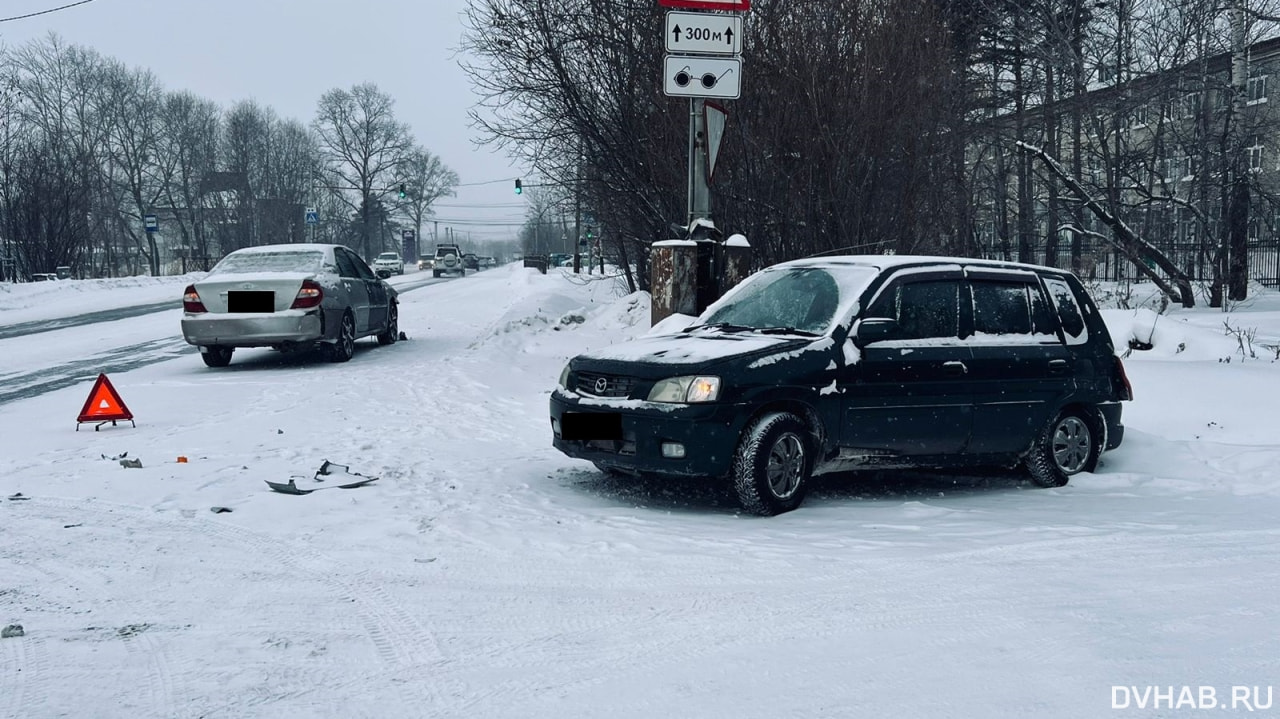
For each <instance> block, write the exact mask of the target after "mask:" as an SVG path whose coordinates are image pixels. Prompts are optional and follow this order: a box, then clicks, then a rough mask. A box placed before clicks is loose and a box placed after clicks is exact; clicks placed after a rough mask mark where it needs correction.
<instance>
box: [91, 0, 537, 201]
mask: <svg viewBox="0 0 1280 719" xmlns="http://www.w3.org/2000/svg"><path fill="white" fill-rule="evenodd" d="M84 1H85V2H89V0H84ZM515 179H516V178H514V177H504V178H502V179H501V180H485V181H484V182H463V183H460V184H457V185H454V187H475V186H476V185H496V184H498V183H499V182H513V181H514V180H515Z"/></svg>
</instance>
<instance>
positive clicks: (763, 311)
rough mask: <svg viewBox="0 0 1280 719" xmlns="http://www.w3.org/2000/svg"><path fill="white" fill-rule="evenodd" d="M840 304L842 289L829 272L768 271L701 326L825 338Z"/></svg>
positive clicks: (816, 269)
mask: <svg viewBox="0 0 1280 719" xmlns="http://www.w3.org/2000/svg"><path fill="white" fill-rule="evenodd" d="M840 300H841V296H840V286H839V284H838V283H837V282H836V278H835V277H833V276H832V275H831V273H830V272H829V271H828V270H827V269H826V268H822V267H790V268H786V269H780V270H776V271H765V272H760V273H758V274H756V275H755V276H754V277H751V278H749V279H747V280H746V283H745V284H744V285H743V286H742V287H741V288H740V289H739V290H738V291H737V292H735V293H734V294H733V296H732V297H731V298H729V301H728V302H727V303H726V304H724V305H722V306H720V307H719V308H717V309H716V310H715V311H714V312H712V313H711V314H710V315H707V316H705V317H703V322H702V323H701V324H702V325H704V326H705V325H721V326H726V327H730V328H736V329H740V330H745V329H748V328H749V329H751V330H774V331H793V332H799V333H801V334H822V333H824V332H826V330H827V328H828V327H829V326H830V325H831V321H832V320H833V319H834V318H835V314H836V310H837V309H838V308H839V306H840Z"/></svg>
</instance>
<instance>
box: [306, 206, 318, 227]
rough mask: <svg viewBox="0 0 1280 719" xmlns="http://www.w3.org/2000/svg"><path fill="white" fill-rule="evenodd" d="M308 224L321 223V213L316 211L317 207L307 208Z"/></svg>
mask: <svg viewBox="0 0 1280 719" xmlns="http://www.w3.org/2000/svg"><path fill="white" fill-rule="evenodd" d="M307 224H308V225H318V224H320V213H319V212H316V208H314V207H308V208H307Z"/></svg>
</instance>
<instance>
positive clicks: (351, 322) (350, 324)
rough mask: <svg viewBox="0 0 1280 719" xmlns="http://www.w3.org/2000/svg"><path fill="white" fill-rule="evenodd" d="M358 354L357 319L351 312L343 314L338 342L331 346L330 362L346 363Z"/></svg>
mask: <svg viewBox="0 0 1280 719" xmlns="http://www.w3.org/2000/svg"><path fill="white" fill-rule="evenodd" d="M355 353H356V318H355V317H353V316H352V315H351V312H350V311H347V312H345V313H343V315H342V325H341V326H340V327H338V337H337V341H336V342H334V343H333V344H332V345H329V361H331V362H346V361H347V360H349V359H351V357H352V355H354V354H355Z"/></svg>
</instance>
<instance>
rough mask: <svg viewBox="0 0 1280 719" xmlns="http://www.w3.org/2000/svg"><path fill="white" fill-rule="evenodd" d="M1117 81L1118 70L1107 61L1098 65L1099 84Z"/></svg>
mask: <svg viewBox="0 0 1280 719" xmlns="http://www.w3.org/2000/svg"><path fill="white" fill-rule="evenodd" d="M1115 79H1116V68H1115V66H1114V65H1112V64H1111V63H1109V62H1107V61H1105V60H1104V61H1102V62H1101V63H1098V82H1113V81H1115Z"/></svg>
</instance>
